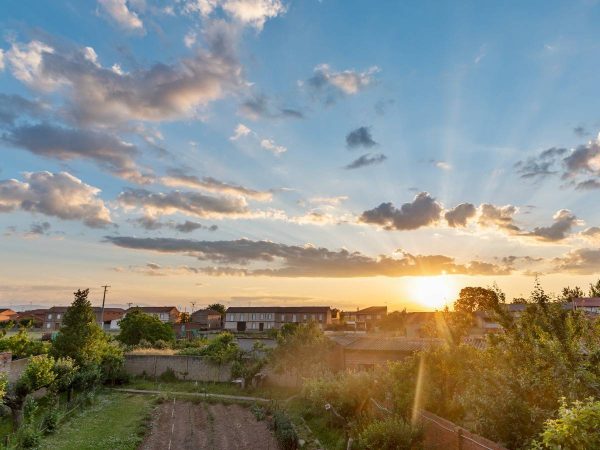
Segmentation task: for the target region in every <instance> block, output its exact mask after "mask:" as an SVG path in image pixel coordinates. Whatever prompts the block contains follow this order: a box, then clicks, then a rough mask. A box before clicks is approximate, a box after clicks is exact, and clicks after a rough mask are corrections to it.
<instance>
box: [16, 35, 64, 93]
mask: <svg viewBox="0 0 600 450" xmlns="http://www.w3.org/2000/svg"><path fill="white" fill-rule="evenodd" d="M51 53H54V49H53V48H52V47H50V46H48V45H46V44H44V43H43V42H40V41H31V42H29V43H28V44H19V43H17V42H13V44H12V46H11V48H10V50H8V51H7V52H6V60H7V61H8V63H9V64H10V68H11V72H12V74H13V76H14V77H15V78H16V79H18V80H19V81H22V82H23V83H25V84H26V85H28V86H30V87H32V88H35V89H38V90H41V91H51V90H54V89H56V87H57V86H58V85H59V84H60V80H58V79H57V78H55V77H53V76H48V75H44V74H43V73H42V61H43V55H44V54H51Z"/></svg>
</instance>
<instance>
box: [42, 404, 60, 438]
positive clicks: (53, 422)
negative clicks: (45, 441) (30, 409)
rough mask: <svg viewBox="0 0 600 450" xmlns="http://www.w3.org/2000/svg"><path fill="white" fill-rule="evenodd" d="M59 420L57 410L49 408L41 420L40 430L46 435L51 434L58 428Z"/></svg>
mask: <svg viewBox="0 0 600 450" xmlns="http://www.w3.org/2000/svg"><path fill="white" fill-rule="evenodd" d="M59 419H60V413H59V411H58V409H57V408H50V410H49V411H48V412H47V413H46V414H45V415H44V417H43V418H42V423H41V425H42V429H43V430H44V432H45V433H46V434H52V433H54V432H55V431H56V429H57V428H58V421H59Z"/></svg>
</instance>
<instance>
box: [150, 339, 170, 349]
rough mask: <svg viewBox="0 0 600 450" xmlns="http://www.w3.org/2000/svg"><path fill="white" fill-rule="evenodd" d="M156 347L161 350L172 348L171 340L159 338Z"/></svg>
mask: <svg viewBox="0 0 600 450" xmlns="http://www.w3.org/2000/svg"><path fill="white" fill-rule="evenodd" d="M154 348H157V349H159V350H165V349H167V348H171V344H170V343H169V342H167V341H165V340H164V339H158V340H157V341H156V342H155V343H154Z"/></svg>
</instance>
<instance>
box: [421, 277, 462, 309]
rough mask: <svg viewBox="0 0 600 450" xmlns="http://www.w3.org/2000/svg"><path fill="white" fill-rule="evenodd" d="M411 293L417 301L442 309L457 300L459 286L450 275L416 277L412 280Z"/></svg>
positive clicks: (429, 306) (426, 305)
mask: <svg viewBox="0 0 600 450" xmlns="http://www.w3.org/2000/svg"><path fill="white" fill-rule="evenodd" d="M409 293H410V296H411V299H412V300H414V301H415V302H417V303H419V304H421V305H423V306H425V307H427V308H430V309H441V308H443V307H444V306H446V305H449V306H450V305H451V304H452V302H453V301H454V300H455V298H456V296H457V294H458V286H457V284H456V282H455V280H454V279H453V278H452V277H451V276H448V275H437V276H426V277H425V276H424V277H414V278H412V279H411V280H410V285H409Z"/></svg>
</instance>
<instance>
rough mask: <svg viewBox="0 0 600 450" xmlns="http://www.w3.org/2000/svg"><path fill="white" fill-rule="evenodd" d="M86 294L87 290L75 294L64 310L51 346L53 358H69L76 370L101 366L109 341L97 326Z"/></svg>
mask: <svg viewBox="0 0 600 450" xmlns="http://www.w3.org/2000/svg"><path fill="white" fill-rule="evenodd" d="M88 294H89V289H84V290H78V291H77V292H75V300H74V301H73V303H72V304H71V306H70V307H69V308H68V309H67V312H66V313H65V317H64V320H63V326H62V327H61V329H60V332H59V334H58V336H57V337H56V340H55V341H54V344H53V346H52V354H53V355H54V356H55V357H66V356H68V357H70V358H73V359H74V360H75V361H76V362H77V364H78V365H79V366H87V365H89V364H98V363H100V362H101V360H102V357H103V354H104V353H105V350H106V346H107V345H108V337H107V336H106V334H105V333H104V332H103V331H102V330H101V329H100V327H99V326H98V324H97V323H96V315H95V314H94V310H93V309H92V304H91V303H90V301H89V300H88Z"/></svg>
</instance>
